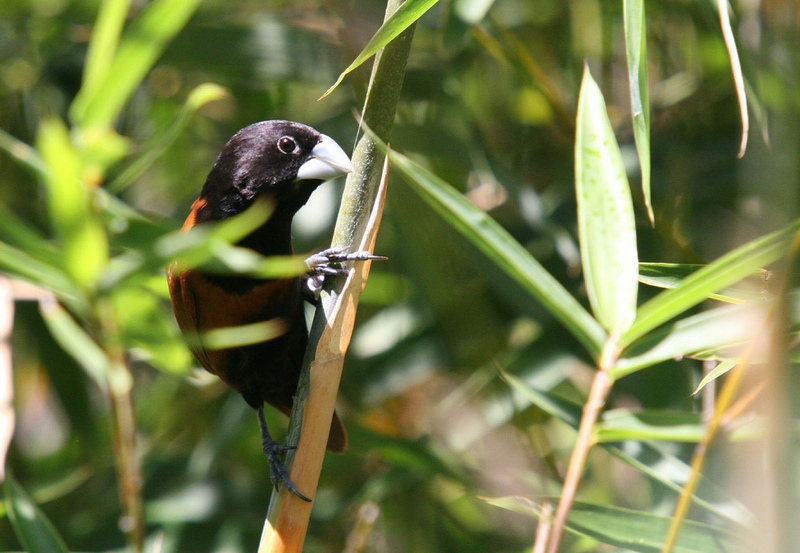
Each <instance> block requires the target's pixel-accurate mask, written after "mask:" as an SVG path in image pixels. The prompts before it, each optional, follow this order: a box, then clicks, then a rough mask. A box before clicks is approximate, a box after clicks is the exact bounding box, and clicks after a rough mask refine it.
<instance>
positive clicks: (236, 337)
mask: <svg viewBox="0 0 800 553" xmlns="http://www.w3.org/2000/svg"><path fill="white" fill-rule="evenodd" d="M285 333H286V325H285V324H284V322H283V321H282V320H280V319H270V320H268V321H261V322H258V323H250V324H246V325H240V326H231V327H225V328H215V329H213V330H207V331H206V332H204V333H203V334H202V335H201V336H200V337H199V339H200V342H201V343H202V344H203V347H205V348H207V349H212V350H213V349H227V348H236V347H241V346H249V345H252V344H260V343H261V342H266V341H268V340H272V339H273V338H277V337H278V336H281V335H283V334H285Z"/></svg>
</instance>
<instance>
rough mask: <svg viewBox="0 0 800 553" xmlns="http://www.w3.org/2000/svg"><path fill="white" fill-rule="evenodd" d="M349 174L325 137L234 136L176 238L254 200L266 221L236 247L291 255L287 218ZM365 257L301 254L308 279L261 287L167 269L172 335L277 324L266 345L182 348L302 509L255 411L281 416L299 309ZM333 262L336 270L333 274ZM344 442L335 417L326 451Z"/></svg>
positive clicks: (252, 131)
mask: <svg viewBox="0 0 800 553" xmlns="http://www.w3.org/2000/svg"><path fill="white" fill-rule="evenodd" d="M352 171H353V165H352V162H351V161H350V158H349V157H348V156H347V154H346V153H345V152H344V150H342V148H341V147H340V146H339V145H338V144H337V143H336V142H335V141H334V140H333V139H332V138H330V137H329V136H326V135H324V134H322V133H320V132H318V131H317V130H315V129H313V128H312V127H309V126H307V125H304V124H302V123H296V122H293V121H283V120H268V121H261V122H258V123H254V124H252V125H249V126H247V127H245V128H243V129H241V130H240V131H239V132H237V133H236V134H235V135H234V136H233V137H232V138H231V139H230V140H229V141H228V142H227V144H225V146H224V147H223V148H222V151H221V152H220V154H219V155H218V156H217V159H216V161H215V163H214V165H213V167H212V168H211V171H210V172H209V173H208V177H207V178H206V181H205V184H204V185H203V188H202V190H201V193H200V196H199V197H198V198H197V199H196V200H195V201H194V203H193V204H192V206H191V211H190V212H189V215H188V217H187V218H186V220H185V222H184V224H183V226H182V230H183V231H189V230H190V229H192V228H194V227H196V226H198V225H203V224H207V223H213V222H217V221H223V220H225V219H228V218H230V217H233V216H234V215H237V214H239V213H242V212H244V211H245V210H247V209H248V208H249V207H251V206H252V205H253V204H254V203H255V202H257V201H259V200H266V201H268V202H270V203H271V205H272V213H271V215H270V217H269V218H268V219H267V220H266V222H265V223H263V224H262V225H261V226H260V227H259V228H257V229H256V230H254V231H253V232H251V233H250V234H249V235H247V236H245V237H244V238H242V239H241V240H239V242H238V243H237V244H236V245H237V246H240V247H244V248H249V249H252V250H254V251H256V252H257V253H259V254H261V255H263V256H273V255H294V250H293V247H292V238H291V227H292V219H293V217H294V215H295V213H297V211H298V209H300V208H301V207H302V206H303V205H304V204H305V203H306V202H307V201H308V199H309V197H310V196H311V194H312V193H313V192H314V190H315V189H316V188H317V187H318V186H319V185H320V184H322V182H324V181H327V180H330V179H332V178H335V177H337V176H341V175H345V174H347V173H351V172H352ZM379 258H381V257H380V256H372V255H371V254H369V252H349V251H348V250H346V249H341V248H339V249H328V250H323V251H322V252H320V253H318V254H315V255H313V256H310V257H309V258H308V259H307V260H306V263H307V265H308V266H309V272H308V274H307V275H299V276H295V277H290V278H277V279H262V278H254V277H250V276H246V275H235V274H227V275H220V274H210V273H204V272H203V271H202V270H201V269H197V268H191V269H185V268H182V267H181V266H180V264H178V263H177V262H172V263H171V264H170V265H169V266H168V267H167V283H168V286H169V293H170V298H171V301H172V308H173V311H174V313H175V319H176V321H177V323H178V326H179V327H180V329H181V330H182V331H183V332H184V333H185V334H187V335H194V336H197V335H200V336H201V337H202V334H203V333H204V332H207V331H209V330H212V329H215V328H225V327H235V326H240V325H244V324H250V323H257V322H262V321H276V322H277V323H278V324H279V325H280V328H282V329H283V333H282V334H281V335H279V336H277V337H275V338H273V339H270V340H266V341H262V342H259V343H256V344H250V345H246V346H240V347H231V348H228V349H211V348H210V347H203V344H202V339H201V340H199V342H198V341H194V342H189V343H190V348H191V349H192V353H193V354H194V356H195V358H196V359H197V361H198V362H199V363H200V365H202V366H203V368H205V369H206V370H207V371H208V372H210V373H212V374H214V375H216V376H218V377H219V378H220V379H221V380H223V381H224V382H225V383H226V384H228V385H229V386H231V387H232V388H234V389H235V390H236V391H237V392H239V394H241V395H242V397H243V398H244V400H245V402H247V404H248V405H249V406H250V407H252V408H253V409H255V410H256V413H257V416H258V422H259V428H260V430H261V439H262V446H263V450H264V453H265V454H266V456H267V458H268V460H269V466H270V478H271V480H272V482H273V485H274V486H275V487H276V489H277V488H278V485H279V483H280V482H282V483H283V484H284V486H285V487H286V489H287V490H289V491H290V492H291V493H293V494H295V495H296V496H298V497H300V498H301V499H303V500H305V501H311V500H310V499H309V498H308V497H307V496H305V495H303V494H302V493H301V492H300V491H299V490H298V489H297V487H296V486H295V485H294V484H293V483H292V482H291V480H290V479H289V476H288V473H287V471H286V468H285V467H284V465H283V463H282V462H281V460H280V456H281V455H282V454H283V453H284V452H285V451H287V450H289V449H292V448H291V447H288V446H285V445H281V444H279V443H277V442H276V441H275V440H273V439H272V437H271V435H270V433H269V430H268V428H267V423H266V421H265V418H264V403H265V402H266V403H268V404H270V405H272V406H273V407H276V408H277V409H278V410H280V411H282V412H283V413H285V414H287V415H288V414H289V413H290V411H291V408H292V404H293V401H294V394H295V392H296V389H297V383H298V379H299V376H300V371H301V368H302V365H303V357H304V355H305V350H306V347H307V344H308V330H307V324H306V319H305V308H304V302H305V301H310V302H312V303H314V302H315V300H316V298H317V297H318V296H317V293H318V291H319V289H320V287H321V286H322V284H324V279H325V277H326V276H328V275H331V274H341V273H342V271H343V269H342V268H341V265H340V264H341V263H342V262H345V261H358V260H366V259H379ZM336 264H339V266H338V267H337V266H335V265H336ZM346 447H347V434H346V432H345V428H344V425H343V424H342V421H341V419H340V418H339V415H338V414H337V413H335V412H334V414H333V419H332V421H331V428H330V434H329V436H328V443H327V449H328V450H330V451H334V452H343V451H344V450H345V448H346Z"/></svg>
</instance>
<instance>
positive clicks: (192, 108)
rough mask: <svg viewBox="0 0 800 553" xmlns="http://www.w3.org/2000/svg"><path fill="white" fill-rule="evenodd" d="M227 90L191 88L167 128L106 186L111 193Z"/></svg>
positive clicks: (126, 183)
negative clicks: (202, 108)
mask: <svg viewBox="0 0 800 553" xmlns="http://www.w3.org/2000/svg"><path fill="white" fill-rule="evenodd" d="M227 94H228V92H227V91H226V90H225V89H224V88H222V87H221V86H218V85H215V84H212V83H204V84H201V85H199V86H198V87H197V88H195V89H194V90H192V92H191V93H190V94H189V97H188V98H186V103H184V105H183V108H182V109H181V111H180V113H179V114H178V115H177V117H176V118H175V120H174V121H173V122H172V124H171V125H170V126H169V128H168V129H167V130H166V131H165V132H163V133H160V134H158V135H157V136H156V137H154V139H153V140H152V141H151V142H150V143H149V144H146V145H145V146H144V147H143V148H142V152H143V153H142V154H141V155H139V156H137V157H136V159H135V160H134V161H133V163H131V164H130V165H129V166H128V167H127V168H126V169H125V170H124V171H122V173H120V175H119V176H118V177H117V178H115V179H114V180H113V181H111V182H110V183H109V184H108V186H107V187H106V188H107V189H108V190H109V191H111V192H113V193H118V192H121V191H122V190H124V189H125V188H127V187H128V186H129V185H130V184H131V183H132V182H133V181H135V180H136V179H137V178H139V177H140V176H141V175H142V174H143V173H144V172H145V171H146V170H147V169H148V168H149V167H150V166H151V165H152V164H153V163H154V162H155V161H156V160H157V159H158V158H159V157H160V156H161V155H162V154H163V153H164V152H165V151H166V150H167V148H169V147H170V146H171V145H172V144H173V143H174V142H175V140H176V139H177V138H178V137H179V136H180V135H181V134H182V133H183V131H184V130H185V129H186V126H187V125H188V124H189V121H190V120H191V118H192V116H193V115H194V114H195V113H196V112H197V110H198V109H200V108H201V107H203V106H204V105H206V104H208V103H209V102H213V101H215V100H219V99H221V98H224V97H225V96H226V95H227Z"/></svg>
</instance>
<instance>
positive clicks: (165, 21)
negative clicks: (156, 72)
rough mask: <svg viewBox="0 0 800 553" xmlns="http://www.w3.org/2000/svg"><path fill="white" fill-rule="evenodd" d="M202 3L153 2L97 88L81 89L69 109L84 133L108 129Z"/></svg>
mask: <svg viewBox="0 0 800 553" xmlns="http://www.w3.org/2000/svg"><path fill="white" fill-rule="evenodd" d="M199 3H200V0H154V1H153V2H152V3H150V4H149V5H148V6H147V7H146V8H145V9H144V10H143V11H142V13H141V14H140V15H139V17H137V18H136V20H135V21H134V22H133V24H132V25H131V26H130V28H129V29H128V30H127V31H126V32H125V33H124V35H123V37H122V41H121V42H120V45H119V50H118V52H117V55H116V56H115V57H114V61H113V62H112V63H111V67H110V68H109V69H108V71H107V72H106V74H105V76H104V77H103V78H102V80H101V81H99V82H98V84H96V85H92V86H90V87H86V86H85V87H83V88H81V90H80V92H79V93H78V95H77V96H76V97H75V101H74V102H73V103H72V106H71V108H70V118H71V119H72V122H73V123H74V124H75V125H76V126H79V127H81V128H83V129H84V130H85V129H86V128H89V127H108V126H110V125H111V124H112V122H113V121H114V119H115V118H116V117H117V115H118V114H119V112H120V110H121V109H122V106H123V105H124V104H125V102H127V101H128V99H129V98H130V97H131V94H133V91H134V90H135V89H136V87H137V86H138V85H139V83H141V81H142V79H144V77H145V75H146V74H147V72H148V71H150V69H151V68H152V67H153V65H154V64H155V62H156V60H158V58H159V57H160V56H161V54H162V53H163V51H164V49H165V48H166V47H167V44H168V43H169V42H170V41H171V40H172V39H173V38H174V37H175V35H176V34H178V32H179V31H180V30H181V29H182V28H183V26H184V25H185V24H186V22H187V21H188V20H189V17H191V15H192V14H193V13H194V11H195V9H196V8H197V6H198V5H199Z"/></svg>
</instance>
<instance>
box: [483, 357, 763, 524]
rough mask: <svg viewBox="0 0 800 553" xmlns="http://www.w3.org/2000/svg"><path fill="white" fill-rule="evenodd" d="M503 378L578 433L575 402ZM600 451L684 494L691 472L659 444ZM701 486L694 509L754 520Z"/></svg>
mask: <svg viewBox="0 0 800 553" xmlns="http://www.w3.org/2000/svg"><path fill="white" fill-rule="evenodd" d="M498 373H499V374H500V377H501V378H502V379H503V380H504V381H505V382H506V383H508V384H509V386H511V387H512V388H513V389H514V390H516V391H517V392H519V393H520V394H521V395H522V397H524V398H525V399H527V400H528V401H530V402H531V403H532V404H533V405H536V406H537V407H538V408H540V409H542V410H543V411H544V412H545V413H547V414H548V415H550V416H551V417H553V418H555V419H558V420H560V421H562V422H564V423H565V424H567V425H569V426H570V427H571V428H573V429H575V430H577V429H578V425H579V424H580V419H581V411H582V406H581V405H580V404H578V403H575V402H573V401H570V400H567V399H564V398H562V397H560V396H558V395H556V394H553V393H551V392H546V391H543V390H537V389H536V388H534V387H532V386H530V385H528V384H527V383H526V382H525V381H523V380H521V379H520V378H518V377H516V376H514V375H511V374H509V373H507V372H505V371H503V370H498ZM598 445H599V446H600V447H602V448H603V449H605V450H606V451H608V452H609V453H611V454H612V455H614V456H615V457H617V458H618V459H619V460H621V461H622V462H623V463H626V464H628V465H630V466H632V467H633V468H635V469H636V470H638V471H640V472H641V473H642V474H644V475H646V476H648V477H649V478H650V479H652V480H653V481H654V482H657V483H659V484H661V485H662V486H664V487H666V488H668V489H670V490H672V491H674V492H675V493H676V494H680V493H681V492H682V484H683V483H684V482H685V481H686V478H688V476H689V473H690V472H691V468H690V467H689V466H688V465H687V464H686V463H684V462H683V461H681V460H680V459H678V458H677V457H675V456H673V455H671V454H670V453H667V452H666V451H664V450H663V449H662V448H661V447H660V444H658V443H653V442H649V441H641V442H640V443H639V447H637V448H636V453H635V454H630V453H627V451H626V450H623V449H621V448H620V447H618V446H617V445H615V444H613V443H602V442H601V443H599V444H598ZM702 482H703V483H702V484H701V486H700V487H701V488H703V489H702V493H700V492H699V491H698V492H696V493H695V494H694V495H693V496H692V501H693V502H694V503H695V505H698V506H699V507H702V508H703V509H706V510H707V511H709V512H711V513H714V514H715V515H717V516H718V517H721V518H723V519H725V520H728V521H729V522H731V523H734V524H739V523H741V521H743V520H752V518H753V517H752V515H751V514H750V513H749V512H748V511H747V509H745V508H744V506H742V505H741V504H740V503H737V502H735V501H733V500H730V499H726V501H725V505H726V506H725V508H720V507H719V506H717V505H716V504H715V503H714V502H712V501H710V500H708V499H707V497H712V496H714V497H716V496H718V495H719V493H720V492H719V491H718V490H714V489H712V486H710V485H709V484H708V483H707V482H706V481H705V480H703V481H702Z"/></svg>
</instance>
